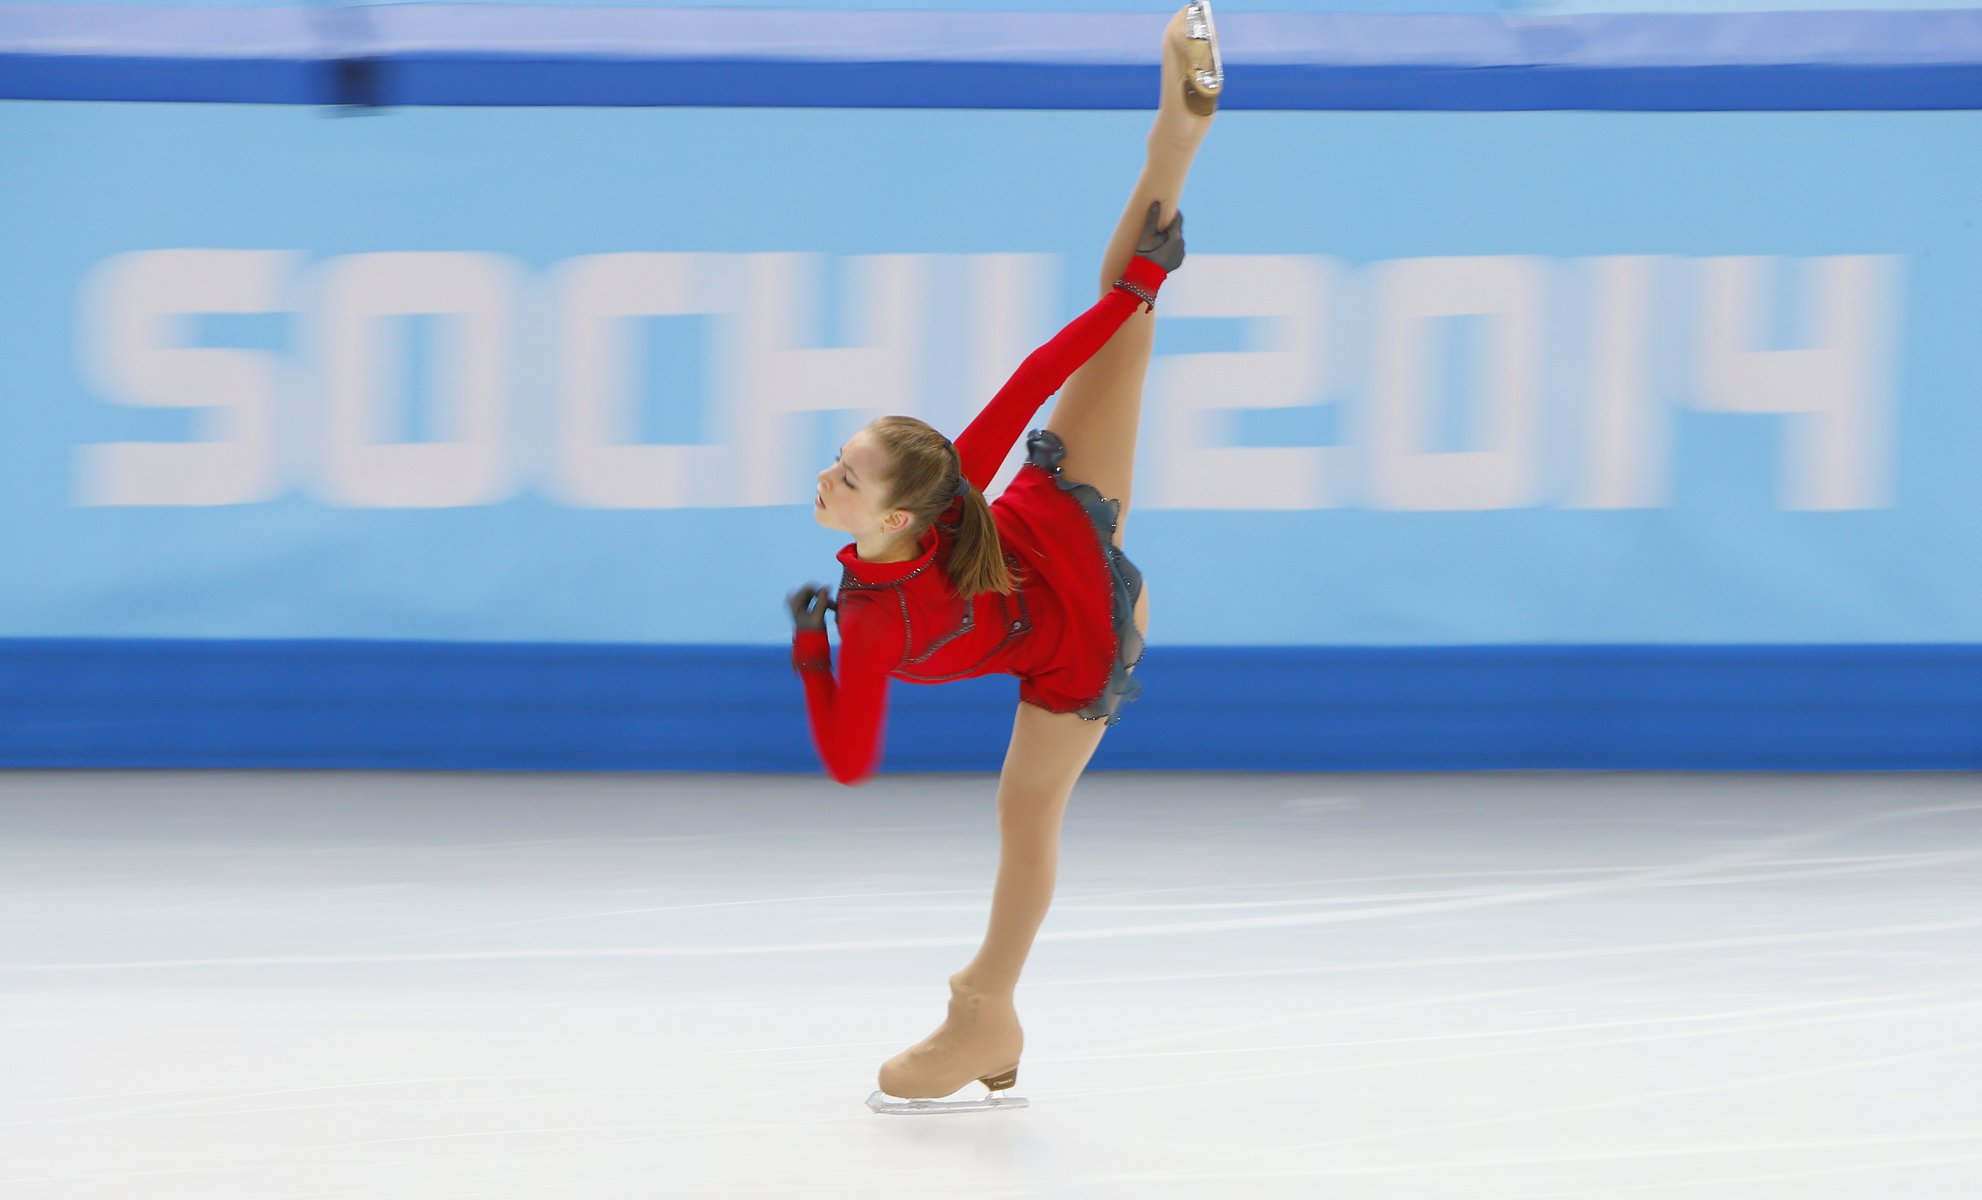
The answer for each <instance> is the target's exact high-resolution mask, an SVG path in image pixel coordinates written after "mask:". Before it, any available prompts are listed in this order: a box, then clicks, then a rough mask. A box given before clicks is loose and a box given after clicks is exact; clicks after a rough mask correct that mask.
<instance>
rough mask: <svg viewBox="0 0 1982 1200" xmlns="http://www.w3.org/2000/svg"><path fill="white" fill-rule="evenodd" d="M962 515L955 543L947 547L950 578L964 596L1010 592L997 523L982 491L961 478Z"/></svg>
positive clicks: (1007, 594) (1004, 594)
mask: <svg viewBox="0 0 1982 1200" xmlns="http://www.w3.org/2000/svg"><path fill="white" fill-rule="evenodd" d="M963 493H964V494H963V516H962V518H961V519H960V520H959V521H958V522H957V544H956V545H955V546H954V547H952V548H951V550H950V564H949V575H950V582H951V583H954V584H956V585H957V591H958V592H960V593H962V594H963V595H965V596H975V595H977V594H978V593H979V592H996V593H998V594H999V595H1001V596H1009V595H1011V594H1012V573H1011V570H1010V569H1009V568H1007V567H1006V565H1005V550H1004V546H1003V545H1002V544H1001V543H1000V542H999V541H998V525H997V522H995V521H993V520H992V519H991V506H990V505H989V504H986V503H985V502H984V493H983V492H980V491H978V490H977V489H976V488H974V487H972V486H970V481H969V480H964V481H963Z"/></svg>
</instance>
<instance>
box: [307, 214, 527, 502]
mask: <svg viewBox="0 0 1982 1200" xmlns="http://www.w3.org/2000/svg"><path fill="white" fill-rule="evenodd" d="M517 293H518V288H517V286H516V282H515V278H514V275H513V271H512V267H511V262H510V260H509V259H508V258H506V257H504V256H502V255H496V254H467V253H382V254H354V255H348V256H346V257H343V258H335V259H331V260H330V261H329V262H327V263H326V264H325V266H324V270H323V275H322V279H321V282H320V287H319V294H318V298H317V313H316V317H317V320H316V325H315V327H314V329H313V342H314V347H315V351H316V355H317V359H316V361H317V367H318V376H317V377H318V380H319V384H320V392H319V396H320V400H321V403H322V406H323V427H322V428H323V471H322V474H321V476H320V477H319V479H318V481H317V482H318V485H319V490H320V493H321V494H322V495H323V497H324V498H325V499H327V500H329V501H330V502H332V503H334V504H343V505H351V506H356V507H369V508H453V507H460V506H464V505H473V504H493V503H496V502H497V501H499V500H504V499H507V498H508V497H509V496H510V495H512V494H513V493H514V490H515V483H516V481H515V471H514V467H513V464H512V463H511V462H510V453H509V389H510V384H511V380H512V375H513V361H514V360H513V356H512V355H511V353H510V351H511V348H512V345H513V343H514V339H515V332H514V324H515V320H514V315H513V314H514V309H515V302H516V297H517ZM418 315H432V316H437V317H440V318H442V320H440V321H438V322H437V323H436V325H437V330H436V333H437V336H436V348H435V352H434V354H433V356H432V358H431V365H432V374H431V376H430V377H429V379H428V380H427V381H426V386H425V393H426V395H427V396H428V397H429V398H430V402H431V403H432V404H433V405H435V407H436V411H437V413H438V420H437V423H436V424H437V428H438V432H439V434H440V436H439V437H438V438H437V439H436V440H433V441H409V442H395V441H388V440H387V439H386V430H387V429H388V428H389V427H390V426H389V416H390V415H392V414H393V413H394V412H395V410H397V409H398V406H400V405H402V404H404V403H405V401H404V398H403V397H401V396H400V395H399V394H398V389H397V388H396V387H395V386H393V385H392V384H391V383H389V382H388V381H389V380H393V379H396V378H397V374H396V371H395V368H396V367H397V366H398V365H399V364H400V363H401V362H402V361H403V359H404V356H405V342H406V337H405V333H406V329H405V326H406V322H405V321H404V320H402V318H405V317H409V316H418Z"/></svg>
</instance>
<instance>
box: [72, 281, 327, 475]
mask: <svg viewBox="0 0 1982 1200" xmlns="http://www.w3.org/2000/svg"><path fill="white" fill-rule="evenodd" d="M298 258H300V255H297V254H295V253H292V252H290V251H285V250H148V251H143V252H140V253H136V254H120V255H118V256H116V257H115V258H110V259H106V260H104V261H103V262H102V263H101V264H99V265H98V266H97V268H96V269H95V270H94V271H92V272H91V273H90V275H89V276H88V278H87V279H86V280H85V281H84V284H83V286H82V289H81V295H80V297H79V300H80V303H79V306H78V307H79V311H80V313H81V314H82V321H81V328H80V329H79V331H78V335H79V336H78V342H79V350H78V358H79V360H80V367H81V370H82V374H83V378H84V380H85V381H86V382H87V383H88V384H89V386H90V387H91V388H92V389H93V390H94V391H95V392H96V394H97V395H99V396H102V397H103V398H105V399H106V400H109V401H111V402H113V403H116V404H126V405H132V406H135V407H151V408H184V409H191V410H194V411H196V412H198V413H199V414H200V415H199V420H198V422H197V424H196V425H195V427H194V428H195V432H196V434H197V437H196V440H193V441H183V442H110V443H105V444H101V445H87V446H79V447H77V448H76V451H75V455H74V465H75V477H74V483H73V495H74V498H75V502H76V503H78V504H92V505H94V504H140V505H201V504H253V503H255V502H257V501H262V500H271V499H274V498H275V496H276V495H277V494H278V493H279V491H280V489H281V480H280V477H279V472H278V469H277V466H276V450H275V414H276V405H277V403H278V395H279V392H280V391H281V382H282V380H283V368H284V363H283V361H282V359H281V358H280V357H279V356H278V355H276V354H274V353H271V352H269V351H265V350H247V349H228V348H222V347H217V346H189V345H186V344H185V342H186V340H187V338H188V326H189V324H190V321H191V318H192V317H194V316H195V315H197V314H201V313H272V312H279V311H281V310H282V309H283V307H284V304H283V300H282V288H283V283H284V281H285V279H286V278H287V276H288V274H289V272H290V270H291V269H292V267H293V264H294V263H295V261H296V260H297V259H298Z"/></svg>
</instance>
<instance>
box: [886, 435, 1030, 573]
mask: <svg viewBox="0 0 1982 1200" xmlns="http://www.w3.org/2000/svg"><path fill="white" fill-rule="evenodd" d="M868 428H870V429H872V430H873V431H874V437H875V440H876V441H878V442H880V444H881V447H882V449H884V450H885V451H886V452H887V455H888V457H889V459H890V460H892V462H893V464H894V473H893V475H892V477H891V486H892V488H893V491H894V495H893V498H892V499H890V500H889V501H888V505H889V507H893V508H900V509H903V510H905V511H907V512H908V513H909V515H910V516H912V517H914V518H915V527H914V528H915V532H916V533H917V534H920V533H921V531H922V530H924V529H926V528H928V526H929V524H930V522H932V521H934V520H935V519H936V518H937V517H939V516H941V515H943V513H945V512H947V511H948V510H949V507H950V505H951V504H952V503H956V504H958V505H959V506H960V509H961V516H960V517H959V518H958V520H957V536H956V542H955V544H954V545H952V546H951V547H950V556H949V559H948V561H946V562H945V563H944V564H943V573H944V574H946V575H948V576H949V578H950V582H951V583H952V584H953V585H955V587H956V589H957V592H958V594H959V595H961V596H963V597H965V598H966V599H968V598H969V597H972V596H976V595H979V594H981V593H983V592H997V593H999V594H1000V595H1007V596H1008V595H1010V594H1011V593H1012V590H1013V583H1012V573H1011V570H1010V568H1009V567H1008V566H1007V565H1006V563H1005V549H1004V547H1003V546H1002V545H1001V544H1000V543H999V541H998V526H997V524H996V522H994V521H992V519H991V506H990V505H989V504H987V503H985V500H984V493H982V492H980V491H978V490H977V489H976V488H974V487H972V486H971V484H970V481H969V480H968V479H966V478H965V477H964V475H963V464H962V462H961V461H960V460H959V459H958V458H957V448H956V447H955V446H953V445H951V444H950V439H948V438H946V437H944V436H943V435H942V434H940V433H937V432H936V431H935V430H934V429H932V428H930V426H929V425H928V424H926V423H925V422H922V421H918V420H916V419H915V418H914V417H882V418H880V419H879V420H877V421H875V422H873V423H872V424H871V425H869V426H868Z"/></svg>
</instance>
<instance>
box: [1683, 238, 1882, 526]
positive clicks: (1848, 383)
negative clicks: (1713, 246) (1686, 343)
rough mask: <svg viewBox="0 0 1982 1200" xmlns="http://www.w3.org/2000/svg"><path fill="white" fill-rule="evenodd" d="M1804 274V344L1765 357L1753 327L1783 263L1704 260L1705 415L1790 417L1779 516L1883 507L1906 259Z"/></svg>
mask: <svg viewBox="0 0 1982 1200" xmlns="http://www.w3.org/2000/svg"><path fill="white" fill-rule="evenodd" d="M1802 265H1803V267H1804V272H1803V274H1804V279H1805V280H1806V289H1807V290H1806V291H1805V292H1804V294H1803V297H1802V298H1803V300H1804V301H1805V303H1804V305H1803V308H1804V312H1805V314H1806V316H1805V320H1804V322H1803V329H1802V331H1801V338H1800V341H1801V345H1800V346H1798V347H1795V348H1767V347H1763V346H1760V345H1759V344H1758V343H1759V342H1760V341H1761V340H1762V339H1761V338H1760V337H1759V336H1758V335H1757V333H1756V326H1757V324H1758V323H1759V321H1760V312H1761V309H1762V306H1763V304H1764V303H1766V302H1767V299H1768V288H1769V286H1770V285H1771V284H1772V283H1775V282H1776V280H1777V278H1779V273H1778V271H1777V270H1776V269H1775V268H1777V267H1778V266H1779V262H1778V261H1777V260H1770V259H1762V258H1709V259H1704V260H1702V261H1701V263H1700V293H1701V295H1700V299H1701V304H1700V327H1699V328H1700V359H1699V361H1700V407H1702V408H1704V409H1706V410H1708V411H1712V412H1735V413H1777V414H1780V415H1782V416H1784V417H1785V418H1786V424H1785V426H1784V430H1783V465H1782V475H1781V486H1780V487H1779V489H1778V492H1777V495H1778V501H1777V504H1778V507H1780V508H1785V509H1848V508H1883V507H1886V506H1887V505H1890V504H1891V503H1892V500H1891V485H1890V482H1889V480H1888V471H1889V467H1890V463H1891V457H1892V451H1891V440H1892V439H1891V430H1890V426H1891V412H1890V410H1891V395H1890V392H1889V376H1890V370H1889V367H1888V359H1889V357H1890V354H1891V350H1890V345H1891V340H1892V335H1891V331H1890V329H1889V318H1890V315H1891V313H1892V311H1893V307H1894V297H1895V295H1896V293H1897V290H1898V289H1897V280H1898V275H1899V267H1898V260H1897V259H1895V258H1892V257H1889V256H1877V255H1848V256H1840V257H1835V258H1819V259H1804V260H1802Z"/></svg>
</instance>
